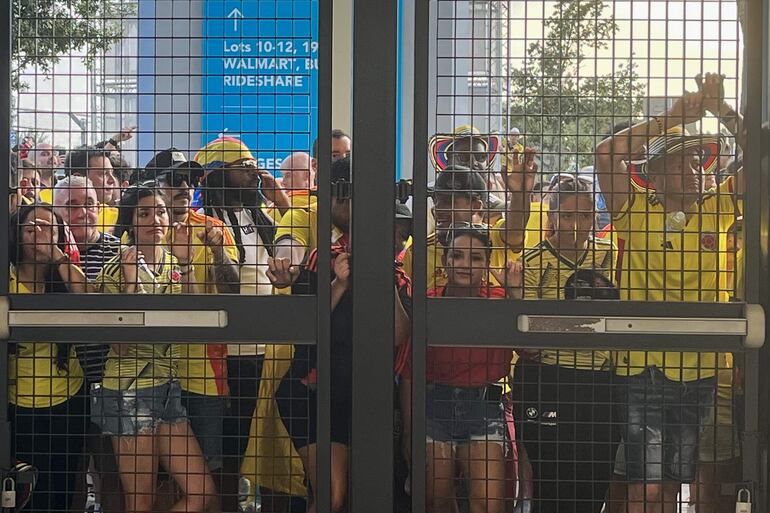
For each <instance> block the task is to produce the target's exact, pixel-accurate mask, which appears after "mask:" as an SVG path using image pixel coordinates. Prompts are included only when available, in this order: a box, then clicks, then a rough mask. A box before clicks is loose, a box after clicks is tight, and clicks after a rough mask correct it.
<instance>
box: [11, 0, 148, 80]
mask: <svg viewBox="0 0 770 513" xmlns="http://www.w3.org/2000/svg"><path fill="white" fill-rule="evenodd" d="M135 5H136V4H135V3H132V2H118V1H115V0H13V19H14V33H13V50H12V51H13V61H12V63H13V69H12V80H13V87H14V89H17V90H18V89H20V88H21V85H22V84H21V83H20V80H19V77H20V75H21V74H22V73H23V72H24V71H27V70H30V69H33V68H36V71H37V72H38V73H42V74H44V75H48V74H49V73H50V72H51V69H52V68H53V66H54V65H55V64H56V63H57V62H59V60H60V59H61V58H62V57H76V58H80V59H82V60H83V61H84V62H85V64H86V66H88V67H89V68H91V67H93V64H94V62H95V61H96V59H98V58H99V57H101V56H102V55H103V54H104V53H105V52H106V51H108V50H109V48H110V47H111V46H112V45H113V44H114V43H115V42H116V41H118V40H119V39H120V38H121V37H122V35H123V23H124V20H126V19H127V18H131V17H133V16H135V15H136V13H135Z"/></svg>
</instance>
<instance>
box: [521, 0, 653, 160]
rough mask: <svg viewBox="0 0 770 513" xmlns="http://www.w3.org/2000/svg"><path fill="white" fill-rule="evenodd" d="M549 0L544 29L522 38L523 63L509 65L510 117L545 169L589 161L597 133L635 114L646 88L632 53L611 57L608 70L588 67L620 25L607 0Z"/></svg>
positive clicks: (598, 134)
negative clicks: (551, 6) (616, 58)
mask: <svg viewBox="0 0 770 513" xmlns="http://www.w3.org/2000/svg"><path fill="white" fill-rule="evenodd" d="M555 4H556V5H555V7H554V11H553V13H552V14H551V15H550V16H549V17H548V18H547V19H546V20H544V27H543V29H544V37H543V38H542V39H541V40H538V41H535V42H533V43H531V44H530V45H529V46H528V49H527V52H526V55H527V57H526V60H525V62H524V63H523V66H522V67H520V68H516V69H513V70H511V71H510V73H509V97H510V98H511V102H510V105H509V114H510V122H511V125H512V126H515V127H517V128H519V129H520V130H521V132H522V133H524V134H526V143H527V144H528V145H531V146H535V147H537V148H539V149H540V151H541V154H542V156H543V164H544V165H543V167H544V168H545V169H544V171H545V172H548V173H551V172H556V171H559V170H564V169H567V168H574V167H575V166H579V167H582V166H586V165H592V164H593V152H594V147H595V145H596V143H597V138H598V137H601V136H602V135H603V134H605V133H606V132H607V131H608V130H609V129H610V127H612V126H613V125H614V124H615V123H618V122H620V121H621V120H623V119H625V120H628V119H629V118H633V117H635V116H638V115H640V114H641V112H642V106H643V96H644V92H645V87H644V84H643V83H642V82H641V81H640V80H639V76H638V74H637V73H636V69H635V66H634V64H633V63H632V62H631V61H630V60H629V61H626V62H621V63H618V64H615V63H614V62H613V69H612V71H611V72H610V73H607V74H596V73H595V72H594V65H593V64H594V61H593V57H594V56H595V55H596V53H597V52H600V51H602V50H604V49H606V48H608V42H609V41H612V39H613V38H614V37H615V34H616V33H617V31H618V25H617V23H616V22H615V19H614V18H613V17H612V16H611V15H608V14H607V13H606V12H605V11H606V4H605V2H603V1H602V0H560V1H557V2H555ZM589 59H591V60H590V61H589ZM587 61H588V62H587ZM589 65H590V66H589ZM588 68H591V69H588Z"/></svg>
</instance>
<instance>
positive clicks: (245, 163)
mask: <svg viewBox="0 0 770 513" xmlns="http://www.w3.org/2000/svg"><path fill="white" fill-rule="evenodd" d="M225 167H226V168H228V169H259V163H258V162H257V161H256V160H254V159H244V160H239V161H237V162H231V163H230V164H226V165H225Z"/></svg>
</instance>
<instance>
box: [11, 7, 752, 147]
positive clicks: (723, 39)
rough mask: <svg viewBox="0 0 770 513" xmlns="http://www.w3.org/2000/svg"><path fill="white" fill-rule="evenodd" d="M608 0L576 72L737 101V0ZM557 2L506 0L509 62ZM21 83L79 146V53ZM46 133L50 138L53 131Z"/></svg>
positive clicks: (24, 111)
mask: <svg viewBox="0 0 770 513" xmlns="http://www.w3.org/2000/svg"><path fill="white" fill-rule="evenodd" d="M605 3H606V4H607V9H606V11H605V12H606V14H607V15H610V14H612V15H614V17H615V19H616V22H617V23H618V26H619V30H618V33H617V34H616V37H615V39H614V40H613V41H612V42H611V44H610V45H609V46H608V48H607V49H606V50H603V51H600V52H598V53H596V54H595V55H591V56H590V58H589V59H587V60H586V62H585V63H584V66H583V68H582V69H581V73H583V74H585V75H594V74H606V73H610V72H611V71H612V69H613V68H614V67H615V66H616V65H617V64H618V63H620V62H625V61H626V60H627V59H629V58H632V59H633V62H634V63H635V64H636V65H637V71H638V73H639V75H640V76H641V77H643V80H644V82H645V85H646V88H647V91H648V94H649V95H650V96H676V95H679V94H681V93H682V91H683V90H684V89H685V88H687V89H689V90H693V89H694V88H695V84H694V82H693V81H692V77H693V76H694V75H695V74H697V73H698V72H708V71H710V72H720V73H722V74H724V75H726V77H727V78H726V82H725V88H726V95H727V98H728V99H729V100H731V103H733V104H736V103H737V95H738V90H739V87H738V80H737V77H739V76H740V71H741V70H740V65H739V56H740V55H741V53H742V51H743V46H742V42H741V37H740V27H739V24H738V21H737V20H738V6H737V4H736V2H735V0H688V1H676V0H672V1H668V2H665V1H649V0H614V1H613V0H610V1H607V2H605ZM554 4H555V3H554V2H552V1H542V0H516V1H511V2H510V4H509V5H510V6H511V15H510V26H509V31H508V33H509V34H511V35H513V34H515V36H510V41H509V45H510V48H509V51H510V54H509V55H510V60H511V64H512V65H514V66H517V65H520V62H521V60H522V59H523V57H524V56H525V51H526V47H527V46H528V44H529V43H530V42H532V41H536V40H538V39H539V38H541V37H542V36H543V26H542V22H541V21H540V20H542V19H543V17H544V14H545V15H548V14H550V12H552V10H553V8H554ZM525 19H526V20H528V21H525ZM24 81H25V82H26V83H27V84H28V86H29V91H28V92H26V93H23V94H22V95H21V96H20V97H19V99H18V100H19V101H18V103H17V106H18V107H19V110H18V120H19V121H18V122H19V125H20V126H21V127H22V128H26V127H32V126H36V127H38V129H39V130H40V131H41V132H48V133H49V134H50V133H53V132H55V133H56V135H55V136H54V137H53V143H54V144H56V145H62V146H65V147H67V146H73V145H77V144H80V140H81V135H80V129H79V128H78V127H77V125H76V124H75V123H73V122H72V120H71V119H70V117H69V113H70V112H72V113H73V114H75V115H77V116H78V117H80V118H88V116H89V113H90V112H92V105H91V100H90V95H91V94H92V92H93V84H92V83H91V80H89V78H88V77H87V72H86V70H85V67H84V66H83V64H82V62H80V60H79V59H78V58H77V57H65V58H63V59H62V61H61V63H60V64H58V65H57V66H56V67H55V71H54V74H53V76H52V77H51V78H46V77H44V76H43V75H40V74H38V75H36V74H34V73H28V74H27V75H26V76H25V78H24ZM29 111H35V112H36V113H33V112H29ZM52 112H54V113H52ZM712 128H714V127H712ZM47 138H48V139H49V140H51V136H50V135H49V136H48V137H47ZM92 142H93V141H92Z"/></svg>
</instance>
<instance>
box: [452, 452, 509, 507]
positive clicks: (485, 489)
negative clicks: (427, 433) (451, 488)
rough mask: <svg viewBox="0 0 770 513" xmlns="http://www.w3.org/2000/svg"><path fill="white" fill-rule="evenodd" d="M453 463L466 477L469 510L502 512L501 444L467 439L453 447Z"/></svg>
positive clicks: (502, 471) (503, 496)
mask: <svg viewBox="0 0 770 513" xmlns="http://www.w3.org/2000/svg"><path fill="white" fill-rule="evenodd" d="M455 459H456V461H457V465H458V466H459V467H460V469H462V473H463V474H464V475H465V476H466V478H467V479H468V501H469V504H470V513H503V512H504V511H505V455H504V453H503V444H502V443H497V442H471V443H470V444H468V445H461V446H458V447H457V451H456V453H455Z"/></svg>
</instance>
